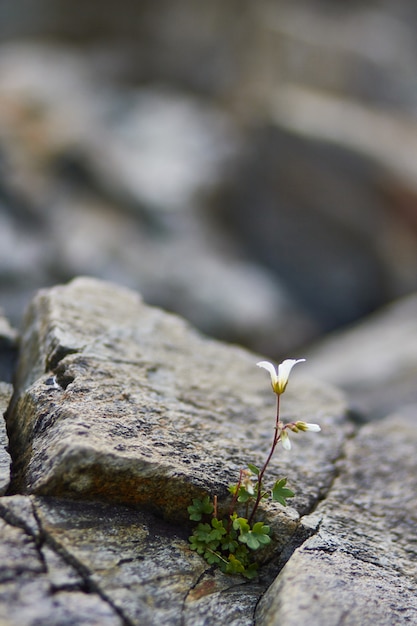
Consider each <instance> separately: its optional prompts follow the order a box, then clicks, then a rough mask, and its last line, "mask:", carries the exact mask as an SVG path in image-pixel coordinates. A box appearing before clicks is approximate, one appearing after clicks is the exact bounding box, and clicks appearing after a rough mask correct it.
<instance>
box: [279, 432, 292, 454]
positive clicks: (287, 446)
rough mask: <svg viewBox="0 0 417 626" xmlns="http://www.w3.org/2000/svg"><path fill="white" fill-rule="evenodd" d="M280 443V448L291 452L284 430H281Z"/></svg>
mask: <svg viewBox="0 0 417 626" xmlns="http://www.w3.org/2000/svg"><path fill="white" fill-rule="evenodd" d="M281 442H282V447H283V448H284V449H285V450H291V441H290V438H289V437H288V433H287V431H286V430H283V431H282V433H281Z"/></svg>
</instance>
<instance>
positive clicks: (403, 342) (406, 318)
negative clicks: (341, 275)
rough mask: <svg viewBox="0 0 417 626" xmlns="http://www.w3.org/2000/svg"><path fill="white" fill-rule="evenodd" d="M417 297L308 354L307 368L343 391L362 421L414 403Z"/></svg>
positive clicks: (335, 336) (398, 303) (331, 338)
mask: <svg viewBox="0 0 417 626" xmlns="http://www.w3.org/2000/svg"><path fill="white" fill-rule="evenodd" d="M416 319H417V295H416V294H412V295H410V296H408V297H406V298H403V299H401V300H398V301H396V302H394V303H392V304H390V305H388V306H386V307H384V308H383V309H381V310H380V311H378V312H377V313H375V314H374V315H372V316H370V317H368V318H367V319H365V320H364V321H362V322H360V323H359V324H357V325H355V326H352V327H351V328H348V329H346V330H343V331H339V332H337V333H334V334H333V335H330V336H328V337H327V338H325V339H324V340H323V341H322V342H320V343H319V344H318V345H316V346H313V347H312V348H311V350H307V351H306V353H307V355H308V363H309V368H310V369H311V371H312V372H313V374H314V375H316V376H317V377H318V378H320V379H321V380H326V381H328V382H330V383H332V384H334V385H337V386H338V387H339V388H341V389H344V390H345V392H346V394H347V396H348V398H349V402H350V404H351V406H352V408H353V409H354V410H355V412H357V413H358V414H359V415H361V416H362V418H365V419H372V418H378V417H379V418H380V417H384V416H386V415H387V414H388V413H390V412H392V411H395V410H398V409H399V408H400V407H401V408H402V407H405V406H407V405H413V404H415V403H417V388H416V384H415V381H416V371H417V322H416Z"/></svg>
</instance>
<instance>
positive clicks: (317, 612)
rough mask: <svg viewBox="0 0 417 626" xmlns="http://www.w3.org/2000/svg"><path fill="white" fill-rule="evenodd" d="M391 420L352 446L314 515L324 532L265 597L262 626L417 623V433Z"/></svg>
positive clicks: (362, 433)
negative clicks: (416, 528) (416, 479)
mask: <svg viewBox="0 0 417 626" xmlns="http://www.w3.org/2000/svg"><path fill="white" fill-rule="evenodd" d="M416 417H417V415H415V416H414V424H413V423H412V422H410V421H409V420H405V419H403V418H401V417H400V416H391V417H390V418H387V419H386V420H384V421H383V422H379V423H372V424H369V425H367V426H365V427H364V428H363V429H362V430H361V431H360V433H359V435H358V436H357V437H356V438H354V439H352V440H351V441H350V442H349V443H348V445H347V447H346V458H345V459H344V461H343V462H342V463H341V466H340V475H339V477H338V478H337V479H336V480H335V483H334V485H333V487H332V489H331V491H330V492H329V494H328V497H327V498H326V499H325V500H324V501H323V502H322V503H321V504H320V505H319V506H318V508H317V510H316V511H315V513H314V518H315V522H316V523H317V521H318V520H320V521H319V531H318V533H317V534H316V535H315V536H314V537H312V538H310V539H308V540H307V541H306V542H305V543H304V544H303V546H302V547H301V548H299V549H298V550H297V551H296V552H295V553H294V554H293V555H292V557H291V559H290V560H289V562H288V563H287V564H286V566H285V567H284V569H283V570H282V572H281V573H280V575H279V576H278V578H277V580H276V581H275V582H274V584H273V585H272V587H271V588H270V589H269V590H268V592H267V594H266V595H265V597H264V598H263V600H262V602H261V604H260V607H259V610H258V614H257V623H258V624H262V625H263V626H264V625H265V626H266V625H268V626H278V624H279V626H296V625H299V624H304V623H308V624H311V626H323V625H324V624H325V625H329V626H331V625H333V624H342V623H343V624H346V625H347V626H359V625H360V626H368V625H371V624H378V626H380V625H381V626H390V625H392V624H414V623H416V621H417V599H416V594H415V586H416V581H417V543H416V538H415V527H416V521H417V504H416V503H417V486H416V481H415V476H416V473H417V460H416V454H415V451H416V446H417V428H416V426H415V418H416Z"/></svg>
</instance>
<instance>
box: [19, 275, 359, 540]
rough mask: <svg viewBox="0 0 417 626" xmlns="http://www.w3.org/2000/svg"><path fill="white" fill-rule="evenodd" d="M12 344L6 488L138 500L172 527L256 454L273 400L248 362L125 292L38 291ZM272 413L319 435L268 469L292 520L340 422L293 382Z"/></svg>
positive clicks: (321, 394) (336, 402)
mask: <svg viewBox="0 0 417 626" xmlns="http://www.w3.org/2000/svg"><path fill="white" fill-rule="evenodd" d="M22 345H23V349H22V354H21V359H20V362H19V367H18V370H17V374H16V390H15V395H14V399H13V402H12V406H11V409H10V411H9V414H8V430H9V436H10V438H11V449H12V451H13V460H14V483H13V489H14V490H15V491H21V492H24V493H35V494H38V495H54V496H57V497H71V498H84V499H86V498H98V499H102V500H107V501H110V502H120V503H124V504H134V505H141V506H145V507H147V508H149V509H151V510H153V511H154V512H156V513H158V514H161V515H162V516H164V517H165V518H167V519H170V520H173V521H184V518H185V517H186V509H187V505H188V504H189V503H190V502H191V499H192V498H193V497H196V496H198V495H202V494H204V493H211V494H217V495H218V496H219V498H220V499H223V498H224V497H225V496H226V495H227V486H228V485H229V484H230V483H233V482H236V480H237V476H238V473H239V469H240V468H241V467H245V466H246V464H247V463H248V462H254V463H257V464H261V463H262V462H263V460H264V459H265V458H266V455H267V453H268V450H269V446H270V442H271V439H272V434H273V426H274V421H275V417H274V412H275V400H274V396H273V394H272V392H271V389H270V384H269V380H267V379H266V375H265V372H262V371H261V370H258V369H257V368H256V367H255V363H256V361H257V357H256V356H254V355H252V354H250V353H248V352H246V351H244V350H242V349H240V348H238V347H230V346H226V345H224V344H221V343H218V342H215V341H211V340H207V339H205V338H203V337H202V336H200V335H199V334H197V333H196V332H194V331H193V330H192V329H190V328H189V326H188V325H187V324H186V323H184V322H183V321H182V320H181V319H179V318H177V317H175V316H172V315H169V314H167V313H164V312H162V311H161V310H159V309H155V308H151V307H148V306H146V305H145V304H143V303H142V302H141V300H140V298H139V296H138V295H136V294H135V293H133V292H131V291H129V290H126V289H123V288H120V287H115V286H114V285H111V284H107V283H103V282H100V281H96V280H93V279H88V278H82V279H77V280H75V281H73V282H72V283H70V285H69V286H66V287H55V288H53V289H50V290H47V291H43V292H40V293H39V294H38V295H37V297H36V298H35V299H34V300H33V302H32V305H31V307H30V309H29V311H28V314H27V316H26V320H25V325H24V328H23V333H22ZM283 411H284V413H283V417H284V418H285V417H287V418H294V417H295V418H296V419H304V420H305V421H310V422H311V421H312V422H319V423H320V424H321V426H322V428H323V432H322V433H321V435H320V437H317V436H316V437H315V436H314V435H311V434H307V435H305V436H304V437H301V438H300V439H299V440H297V447H298V448H299V450H298V452H297V451H296V452H295V453H293V454H290V455H289V454H286V455H283V454H281V455H277V458H276V459H274V461H273V463H272V466H271V467H272V471H273V472H274V473H279V474H283V475H286V474H287V473H288V474H289V473H290V474H291V481H293V482H294V484H297V485H298V489H297V496H296V498H295V500H294V505H293V508H292V509H291V513H290V515H289V516H287V518H288V519H291V520H293V517H294V515H295V516H296V517H297V515H298V514H300V513H301V514H305V513H306V512H308V511H310V510H311V508H312V507H313V506H314V505H315V503H316V502H317V501H318V500H319V499H320V498H322V497H323V495H324V494H325V493H326V491H327V489H328V488H329V486H330V484H331V482H332V480H333V478H334V472H335V468H334V461H335V459H337V458H338V456H339V455H340V453H341V449H342V446H343V442H344V439H345V437H346V433H347V432H350V430H351V426H350V425H349V423H348V422H347V421H346V419H345V416H344V414H345V402H344V399H343V396H342V395H341V394H340V392H338V391H337V390H335V389H334V388H332V387H329V386H327V385H322V384H321V383H319V382H317V381H312V380H305V379H304V380H301V379H298V378H296V376H294V381H293V383H292V384H291V386H290V388H289V390H288V392H287V393H286V396H285V402H284V403H283ZM280 514H281V512H280ZM291 528H293V521H291ZM291 532H292V531H291Z"/></svg>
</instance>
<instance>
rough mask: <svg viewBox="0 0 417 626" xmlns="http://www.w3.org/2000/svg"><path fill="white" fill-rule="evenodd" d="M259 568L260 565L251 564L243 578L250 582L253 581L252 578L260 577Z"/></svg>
mask: <svg viewBox="0 0 417 626" xmlns="http://www.w3.org/2000/svg"><path fill="white" fill-rule="evenodd" d="M258 568H259V565H258V563H251V564H250V565H249V566H248V567H247V568H246V569H245V571H244V572H243V576H244V577H245V578H248V579H249V580H252V578H255V576H257V575H258Z"/></svg>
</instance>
